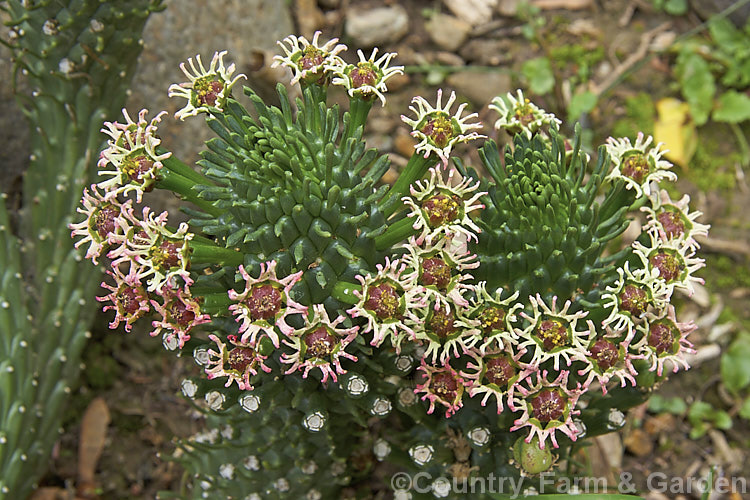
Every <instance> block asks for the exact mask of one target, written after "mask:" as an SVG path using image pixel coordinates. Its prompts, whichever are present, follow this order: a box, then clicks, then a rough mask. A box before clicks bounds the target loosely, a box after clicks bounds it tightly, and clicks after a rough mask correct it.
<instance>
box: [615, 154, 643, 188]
mask: <svg viewBox="0 0 750 500" xmlns="http://www.w3.org/2000/svg"><path fill="white" fill-rule="evenodd" d="M620 171H621V172H622V175H624V176H626V177H630V178H631V179H633V180H634V181H635V182H637V183H638V184H642V183H643V181H644V180H646V177H647V176H648V174H649V173H650V172H651V164H650V163H649V162H648V158H647V157H646V155H644V154H642V153H633V154H630V155H628V156H626V157H625V158H623V159H622V164H621V165H620Z"/></svg>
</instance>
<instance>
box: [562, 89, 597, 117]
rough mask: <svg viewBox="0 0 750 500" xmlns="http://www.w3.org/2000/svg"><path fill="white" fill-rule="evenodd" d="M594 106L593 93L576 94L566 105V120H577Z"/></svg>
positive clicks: (594, 95)
mask: <svg viewBox="0 0 750 500" xmlns="http://www.w3.org/2000/svg"><path fill="white" fill-rule="evenodd" d="M595 106H596V94H594V93H593V92H588V91H586V92H583V93H581V94H576V95H574V96H573V98H572V99H571V100H570V104H569V105H568V119H570V120H577V119H578V118H580V117H581V115H582V114H583V113H588V112H589V111H591V110H592V109H594V107H595Z"/></svg>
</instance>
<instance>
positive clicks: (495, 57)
mask: <svg viewBox="0 0 750 500" xmlns="http://www.w3.org/2000/svg"><path fill="white" fill-rule="evenodd" d="M511 48H512V47H511V43H510V41H509V40H507V39H500V40H492V39H475V40H469V41H468V42H466V44H465V45H464V46H463V47H461V51H460V52H459V54H460V55H461V57H462V58H464V59H465V60H467V61H471V62H473V63H475V64H477V65H481V66H502V65H504V64H508V63H509V62H510V61H511V56H510V54H511Z"/></svg>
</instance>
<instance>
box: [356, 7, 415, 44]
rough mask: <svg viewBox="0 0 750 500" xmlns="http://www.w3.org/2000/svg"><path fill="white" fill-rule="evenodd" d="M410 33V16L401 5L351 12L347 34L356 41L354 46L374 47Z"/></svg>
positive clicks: (358, 9)
mask: <svg viewBox="0 0 750 500" xmlns="http://www.w3.org/2000/svg"><path fill="white" fill-rule="evenodd" d="M408 31H409V15H408V14H407V12H406V9H404V8H403V7H401V6H400V5H391V6H389V7H377V8H374V9H361V8H356V7H353V8H351V9H350V10H349V13H348V15H347V23H346V34H347V35H348V36H350V37H351V38H352V39H354V42H355V43H354V44H353V45H354V46H360V47H374V46H375V45H387V44H390V43H393V42H396V41H398V40H400V39H401V37H403V36H404V35H406V33H407V32H408Z"/></svg>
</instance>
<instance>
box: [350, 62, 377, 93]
mask: <svg viewBox="0 0 750 500" xmlns="http://www.w3.org/2000/svg"><path fill="white" fill-rule="evenodd" d="M351 79H352V87H354V88H355V89H358V88H360V87H362V86H363V85H368V86H370V87H374V86H375V84H376V83H377V81H378V74H377V73H376V72H375V70H374V69H373V67H372V63H370V62H361V63H359V64H357V67H356V68H354V69H353V70H352V73H351Z"/></svg>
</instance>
